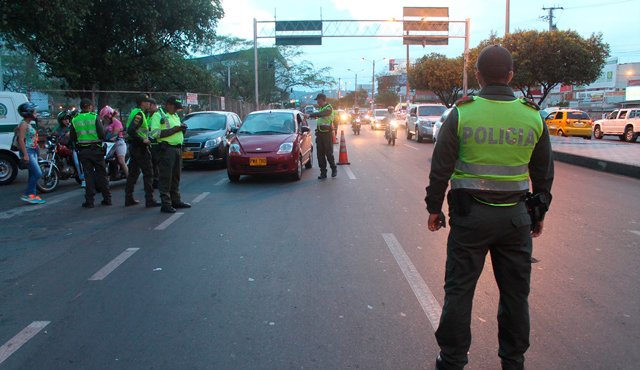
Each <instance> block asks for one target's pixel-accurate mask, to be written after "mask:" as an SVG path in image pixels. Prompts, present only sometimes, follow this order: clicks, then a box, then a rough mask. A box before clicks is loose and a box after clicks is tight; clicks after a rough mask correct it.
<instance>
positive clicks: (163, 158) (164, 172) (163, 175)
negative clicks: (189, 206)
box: [158, 144, 182, 207]
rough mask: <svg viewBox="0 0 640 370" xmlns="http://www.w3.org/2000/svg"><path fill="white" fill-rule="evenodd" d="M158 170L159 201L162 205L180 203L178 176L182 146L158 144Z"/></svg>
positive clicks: (179, 173)
mask: <svg viewBox="0 0 640 370" xmlns="http://www.w3.org/2000/svg"><path fill="white" fill-rule="evenodd" d="M158 154H159V155H158V170H159V171H160V184H159V188H160V201H161V202H162V206H163V207H166V206H171V205H174V204H180V203H181V202H182V200H181V199H180V198H181V197H180V176H181V174H182V148H181V147H176V146H171V145H167V144H159V146H158Z"/></svg>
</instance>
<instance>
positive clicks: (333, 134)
mask: <svg viewBox="0 0 640 370" xmlns="http://www.w3.org/2000/svg"><path fill="white" fill-rule="evenodd" d="M331 136H332V137H333V143H334V144H338V138H336V130H331Z"/></svg>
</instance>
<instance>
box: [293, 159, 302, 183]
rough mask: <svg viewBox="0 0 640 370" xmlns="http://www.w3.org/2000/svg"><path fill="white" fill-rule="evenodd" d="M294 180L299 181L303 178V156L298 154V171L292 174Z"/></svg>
mask: <svg viewBox="0 0 640 370" xmlns="http://www.w3.org/2000/svg"><path fill="white" fill-rule="evenodd" d="M291 178H292V179H293V181H298V180H300V179H301V178H302V156H301V155H300V156H298V163H297V166H296V172H294V173H293V174H292V175H291Z"/></svg>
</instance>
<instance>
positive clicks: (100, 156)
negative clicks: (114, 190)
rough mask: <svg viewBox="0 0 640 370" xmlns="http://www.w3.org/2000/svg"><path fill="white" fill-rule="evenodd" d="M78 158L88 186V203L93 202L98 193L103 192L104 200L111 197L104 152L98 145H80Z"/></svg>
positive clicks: (86, 190)
mask: <svg viewBox="0 0 640 370" xmlns="http://www.w3.org/2000/svg"><path fill="white" fill-rule="evenodd" d="M78 160H79V161H80V164H82V169H83V171H84V179H85V182H86V186H85V188H84V198H85V201H86V203H88V204H93V200H94V197H95V195H96V193H98V192H100V193H102V198H103V199H104V200H109V199H111V191H110V190H109V181H108V180H107V167H106V164H105V163H104V152H103V150H102V148H101V147H99V146H97V145H91V146H85V147H82V146H80V147H79V149H78Z"/></svg>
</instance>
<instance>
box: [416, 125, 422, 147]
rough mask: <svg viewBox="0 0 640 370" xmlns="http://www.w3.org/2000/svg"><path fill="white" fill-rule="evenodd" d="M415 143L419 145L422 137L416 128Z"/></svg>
mask: <svg viewBox="0 0 640 370" xmlns="http://www.w3.org/2000/svg"><path fill="white" fill-rule="evenodd" d="M416 141H417V142H419V143H421V142H422V136H421V135H420V131H419V130H418V128H417V127H416Z"/></svg>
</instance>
